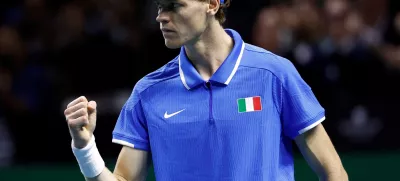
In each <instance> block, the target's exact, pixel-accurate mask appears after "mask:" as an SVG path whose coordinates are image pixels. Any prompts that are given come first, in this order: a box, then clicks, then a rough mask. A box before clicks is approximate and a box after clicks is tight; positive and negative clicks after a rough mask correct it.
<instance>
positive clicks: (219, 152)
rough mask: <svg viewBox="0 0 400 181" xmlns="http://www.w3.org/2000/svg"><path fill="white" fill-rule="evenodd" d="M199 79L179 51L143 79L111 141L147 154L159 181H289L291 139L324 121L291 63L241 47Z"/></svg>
mask: <svg viewBox="0 0 400 181" xmlns="http://www.w3.org/2000/svg"><path fill="white" fill-rule="evenodd" d="M225 31H226V32H227V33H228V34H229V35H230V36H231V37H232V38H233V40H234V43H235V44H234V47H233V50H232V51H231V53H230V54H229V56H228V57H227V58H226V60H225V61H224V62H223V63H222V65H221V66H220V67H219V69H218V70H217V71H216V72H215V73H214V74H213V75H212V77H211V78H210V80H209V81H204V80H203V79H202V78H201V76H200V74H199V73H198V72H197V71H196V69H195V68H194V67H193V65H192V64H191V62H190V61H189V59H188V57H187V56H186V53H185V50H184V48H183V47H182V48H181V52H180V54H179V55H178V56H177V57H176V58H174V59H173V60H172V61H170V62H169V63H167V64H166V65H164V66H163V67H161V68H160V69H158V70H156V71H154V72H152V73H150V74H148V75H146V76H144V77H143V78H142V79H141V80H140V81H138V82H137V83H136V85H135V87H134V88H133V91H132V94H131V96H130V97H129V99H128V100H127V102H126V104H125V105H124V106H123V108H122V111H121V113H120V115H119V118H118V121H117V123H116V126H115V129H114V131H113V140H112V141H113V142H114V143H118V144H122V145H125V146H129V147H132V148H135V149H140V150H146V151H149V152H151V155H152V160H153V165H154V170H155V176H156V179H157V181H267V180H268V181H271V180H285V181H286V180H294V165H293V156H292V146H291V145H292V142H291V141H292V140H293V139H294V138H295V137H296V136H298V135H299V134H302V133H304V132H306V131H307V130H309V129H311V128H313V127H315V126H316V125H317V124H319V123H320V122H322V121H323V120H324V119H325V115H324V114H325V113H324V108H323V107H321V105H320V104H319V102H318V101H317V99H316V97H315V96H314V94H313V92H312V90H311V88H310V87H309V86H308V85H307V83H306V82H305V81H304V80H303V79H302V78H301V76H300V75H299V73H298V72H297V70H296V69H295V67H294V66H293V64H292V63H291V62H290V61H288V60H287V59H284V58H282V57H279V56H277V55H275V54H273V53H271V52H268V51H266V50H264V49H262V48H259V47H256V46H253V45H250V44H247V43H245V42H243V40H242V38H241V36H240V35H239V34H238V33H237V32H236V31H234V30H232V29H226V30H225Z"/></svg>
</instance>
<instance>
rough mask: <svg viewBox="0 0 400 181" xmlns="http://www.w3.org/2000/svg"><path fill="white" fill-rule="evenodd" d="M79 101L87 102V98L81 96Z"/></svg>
mask: <svg viewBox="0 0 400 181" xmlns="http://www.w3.org/2000/svg"><path fill="white" fill-rule="evenodd" d="M79 100H80V101H82V102H87V99H86V97H85V96H80V97H79Z"/></svg>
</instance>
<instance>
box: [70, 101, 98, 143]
mask: <svg viewBox="0 0 400 181" xmlns="http://www.w3.org/2000/svg"><path fill="white" fill-rule="evenodd" d="M96 106H97V104H96V102H95V101H90V102H88V100H87V99H86V97H84V96H81V97H79V98H77V99H75V100H73V101H72V102H70V103H69V104H68V106H67V109H65V111H64V115H65V118H66V120H67V123H68V127H69V132H70V134H71V137H72V140H73V143H74V146H75V147H76V148H79V149H81V148H84V147H85V146H86V145H87V144H88V143H89V141H90V139H91V137H92V135H93V131H94V129H95V127H96Z"/></svg>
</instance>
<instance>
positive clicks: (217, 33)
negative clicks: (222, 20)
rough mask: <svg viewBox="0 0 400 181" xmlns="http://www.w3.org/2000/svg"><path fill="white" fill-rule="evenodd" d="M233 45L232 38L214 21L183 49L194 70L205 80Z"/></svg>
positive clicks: (219, 64) (222, 60) (214, 70)
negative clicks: (193, 41)
mask: <svg viewBox="0 0 400 181" xmlns="http://www.w3.org/2000/svg"><path fill="white" fill-rule="evenodd" d="M233 45H234V41H233V39H232V38H231V37H230V36H229V35H228V34H227V33H226V32H225V30H224V29H223V27H222V26H221V25H219V23H218V22H216V23H214V24H212V25H210V26H209V27H208V28H207V29H206V30H205V31H204V32H203V34H202V35H201V36H200V37H199V38H198V39H197V41H196V42H195V43H193V44H190V45H185V51H186V54H187V56H188V58H189V59H190V61H191V62H192V64H193V65H194V67H195V68H196V70H197V71H198V72H199V74H200V75H201V76H202V78H203V79H204V80H206V81H207V80H209V79H210V77H211V76H212V75H213V74H214V73H215V72H216V71H217V69H218V68H219V66H221V64H222V63H223V62H224V60H225V59H226V57H227V56H228V55H229V53H230V52H231V50H232V48H233Z"/></svg>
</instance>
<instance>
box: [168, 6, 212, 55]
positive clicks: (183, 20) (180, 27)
mask: <svg viewBox="0 0 400 181" xmlns="http://www.w3.org/2000/svg"><path fill="white" fill-rule="evenodd" d="M206 22H207V19H206V13H205V6H204V4H201V3H191V4H187V5H186V6H184V7H181V8H180V9H179V10H177V11H175V12H170V22H169V24H170V25H172V28H173V31H170V32H169V31H168V32H162V33H163V37H164V40H165V45H166V46H167V47H168V48H171V49H176V48H180V47H181V46H183V45H188V44H192V43H194V42H195V41H196V40H197V39H198V38H199V37H200V36H201V34H202V33H203V32H204V30H205V29H206V27H207V25H206V24H207V23H206ZM166 26H168V24H167V25H166Z"/></svg>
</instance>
